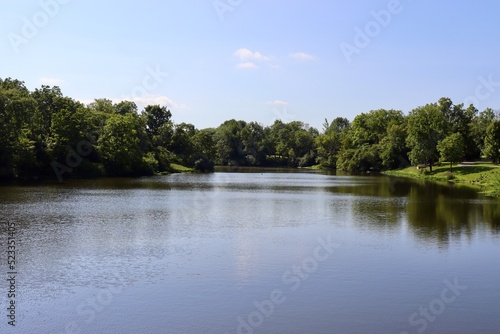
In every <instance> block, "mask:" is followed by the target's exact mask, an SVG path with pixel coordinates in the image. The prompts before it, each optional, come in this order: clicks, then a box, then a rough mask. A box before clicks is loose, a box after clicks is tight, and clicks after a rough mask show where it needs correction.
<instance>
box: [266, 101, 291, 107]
mask: <svg viewBox="0 0 500 334" xmlns="http://www.w3.org/2000/svg"><path fill="white" fill-rule="evenodd" d="M268 104H272V105H273V106H287V105H288V102H285V101H281V100H276V101H272V102H268Z"/></svg>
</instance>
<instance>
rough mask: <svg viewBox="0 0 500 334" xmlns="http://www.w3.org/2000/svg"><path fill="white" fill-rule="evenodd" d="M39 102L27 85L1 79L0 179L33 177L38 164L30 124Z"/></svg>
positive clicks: (17, 81)
mask: <svg viewBox="0 0 500 334" xmlns="http://www.w3.org/2000/svg"><path fill="white" fill-rule="evenodd" d="M34 113H35V102H34V100H33V98H32V97H31V96H30V94H29V91H28V89H27V88H26V87H25V86H24V82H21V81H19V80H12V79H10V78H8V79H5V80H1V79H0V178H12V177H25V176H27V177H29V176H30V173H33V172H36V170H37V166H36V165H37V161H36V152H35V146H34V142H33V140H31V131H30V129H29V126H28V125H29V124H30V123H31V121H32V120H33V117H34Z"/></svg>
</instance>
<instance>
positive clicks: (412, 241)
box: [0, 170, 500, 334]
mask: <svg viewBox="0 0 500 334" xmlns="http://www.w3.org/2000/svg"><path fill="white" fill-rule="evenodd" d="M8 223H11V224H12V223H14V225H15V227H16V235H15V238H16V252H17V253H16V265H17V268H16V270H17V276H16V298H15V302H16V322H17V325H16V327H15V328H12V327H11V326H9V325H8V324H7V321H8V318H7V314H8V311H7V302H8V301H9V299H8V298H7V292H8V291H7V290H8V284H7V283H8V282H7V283H5V282H6V280H7V279H8V277H7V272H8V268H7V235H8V233H7V232H8V230H7V226H8ZM0 229H1V236H0V241H1V242H0V245H1V246H2V249H1V252H0V277H1V279H2V282H4V283H2V285H1V286H2V291H1V302H2V304H1V306H2V307H1V308H2V311H1V312H0V313H1V317H0V319H1V322H0V333H10V332H12V333H52V334H60V333H92V334H97V333H108V334H109V333H117V334H124V333H141V334H146V333H174V334H177V333H187V334H191V333H193V334H197V333H209V334H210V333H221V334H224V333H297V334H305V333H328V334H332V333H384V334H387V333H397V334H400V333H499V332H500V201H499V200H495V199H489V198H485V197H482V196H480V195H478V194H476V193H475V192H474V191H472V190H470V189H468V188H461V187H456V186H455V187H450V186H446V185H438V184H432V183H422V182H420V183H419V182H416V181H413V180H403V179H395V178H388V177H382V176H379V177H375V176H372V177H366V176H364V177H363V176H335V175H326V174H322V173H314V172H298V171H297V170H295V171H294V172H293V173H286V172H274V173H272V172H268V171H264V172H263V173H242V172H240V173H215V174H207V175H198V174H178V175H170V176H162V177H151V178H139V179H99V180H66V181H64V182H63V183H57V182H54V183H52V182H48V183H41V184H37V185H32V184H24V185H9V186H1V187H0Z"/></svg>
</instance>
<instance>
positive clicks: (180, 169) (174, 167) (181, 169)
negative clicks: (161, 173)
mask: <svg viewBox="0 0 500 334" xmlns="http://www.w3.org/2000/svg"><path fill="white" fill-rule="evenodd" d="M170 170H171V172H172V173H192V172H194V169H193V168H190V167H186V166H183V165H179V164H174V163H171V164H170Z"/></svg>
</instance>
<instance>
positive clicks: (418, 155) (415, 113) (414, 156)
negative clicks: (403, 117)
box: [406, 103, 447, 171]
mask: <svg viewBox="0 0 500 334" xmlns="http://www.w3.org/2000/svg"><path fill="white" fill-rule="evenodd" d="M407 132H408V136H407V138H406V143H407V145H408V148H409V149H410V152H409V154H408V156H409V158H410V161H411V163H412V164H413V165H417V164H419V163H428V164H429V167H430V170H431V171H432V165H433V164H434V161H436V160H437V159H438V158H439V152H438V151H437V144H438V143H439V142H440V141H441V140H442V139H443V138H444V137H445V136H446V134H447V122H446V118H445V114H444V113H443V112H441V110H440V108H439V106H438V105H437V104H435V103H434V104H427V105H425V106H424V107H418V108H416V109H413V110H412V111H411V112H410V114H409V115H408V130H407Z"/></svg>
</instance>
